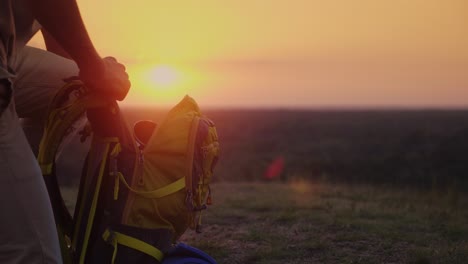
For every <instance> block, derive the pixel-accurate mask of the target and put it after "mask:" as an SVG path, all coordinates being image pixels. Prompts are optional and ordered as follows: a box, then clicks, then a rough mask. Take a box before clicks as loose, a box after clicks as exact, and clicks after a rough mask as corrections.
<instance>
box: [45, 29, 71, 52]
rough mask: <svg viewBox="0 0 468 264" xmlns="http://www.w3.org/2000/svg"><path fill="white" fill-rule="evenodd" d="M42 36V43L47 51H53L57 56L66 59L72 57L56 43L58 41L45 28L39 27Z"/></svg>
mask: <svg viewBox="0 0 468 264" xmlns="http://www.w3.org/2000/svg"><path fill="white" fill-rule="evenodd" d="M41 33H42V36H43V37H44V43H45V46H46V49H47V51H49V52H52V53H55V54H57V55H59V56H62V57H64V58H67V59H72V57H70V55H69V54H68V53H67V52H66V51H65V50H64V49H63V48H62V47H61V46H60V44H58V42H57V41H56V40H55V39H54V37H52V35H50V33H49V32H47V30H45V29H44V28H42V29H41Z"/></svg>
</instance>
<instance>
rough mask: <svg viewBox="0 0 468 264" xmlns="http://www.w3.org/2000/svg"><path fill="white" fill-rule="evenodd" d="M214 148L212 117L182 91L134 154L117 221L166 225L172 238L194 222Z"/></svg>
mask: <svg viewBox="0 0 468 264" xmlns="http://www.w3.org/2000/svg"><path fill="white" fill-rule="evenodd" d="M218 154H219V143H218V136H217V132H216V128H215V126H214V123H213V122H212V121H211V120H209V119H208V118H207V117H205V116H203V115H202V114H201V112H200V109H199V107H198V105H197V103H196V102H195V101H194V100H193V99H192V98H191V97H189V96H186V97H185V98H184V99H183V100H182V101H181V102H180V103H179V104H178V105H176V106H175V107H174V108H173V109H172V110H171V111H170V112H169V113H168V114H167V116H166V118H165V120H164V121H163V122H162V123H161V125H159V126H157V127H156V130H155V131H154V133H153V135H152V136H151V137H150V139H149V141H148V143H147V144H146V146H145V148H144V149H143V150H142V151H140V153H139V154H138V155H137V156H138V157H137V161H136V168H135V170H134V173H135V175H134V177H132V178H133V180H132V182H131V183H126V182H124V184H125V185H127V184H128V185H129V187H130V188H131V190H132V191H131V192H130V194H129V197H128V199H127V202H126V205H125V208H124V211H123V216H122V224H125V225H129V226H134V227H142V228H164V229H170V230H172V231H173V232H174V237H173V239H174V240H176V239H177V238H178V237H180V235H182V234H183V233H184V232H185V230H186V229H187V228H188V227H191V228H196V227H197V226H198V227H199V226H200V217H201V216H200V215H201V211H202V210H203V209H205V208H206V206H207V205H208V204H210V203H211V196H210V187H209V184H210V182H211V179H212V176H213V167H214V165H215V164H216V161H217V159H218ZM120 180H123V178H122V177H120ZM158 192H159V193H158ZM197 216H198V217H197Z"/></svg>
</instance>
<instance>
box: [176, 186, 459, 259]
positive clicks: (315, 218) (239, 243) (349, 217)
mask: <svg viewBox="0 0 468 264" xmlns="http://www.w3.org/2000/svg"><path fill="white" fill-rule="evenodd" d="M212 189H213V191H214V205H213V206H212V207H210V208H209V209H208V211H207V212H206V214H205V216H204V224H205V226H204V230H203V233H202V234H196V233H195V232H193V231H187V232H186V234H184V236H183V237H182V241H185V242H187V243H189V244H191V245H193V246H196V247H199V248H201V249H203V250H205V251H206V252H208V253H209V254H210V255H212V256H213V257H214V258H215V259H216V260H217V261H218V262H219V263H224V264H229V263H269V264H272V263H291V264H292V263H467V261H468V210H467V209H466V208H468V199H467V197H465V196H460V195H459V194H457V193H450V192H445V193H436V192H415V191H410V190H402V189H399V190H396V189H393V190H390V189H386V188H384V187H375V186H348V185H328V184H312V183H310V182H306V181H297V182H291V183H288V184H279V183H271V184H268V183H234V184H233V183H218V184H216V185H214V186H213V188H212Z"/></svg>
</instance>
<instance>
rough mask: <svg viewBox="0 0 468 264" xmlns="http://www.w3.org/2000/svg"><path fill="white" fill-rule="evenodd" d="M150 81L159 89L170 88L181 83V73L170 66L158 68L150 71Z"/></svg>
mask: <svg viewBox="0 0 468 264" xmlns="http://www.w3.org/2000/svg"><path fill="white" fill-rule="evenodd" d="M148 77H149V80H150V81H151V82H152V83H153V84H155V85H156V86H157V87H158V88H169V87H171V86H173V85H175V84H176V83H177V82H178V81H180V78H181V76H180V73H179V72H178V71H177V70H175V69H174V68H172V67H170V66H166V65H164V66H157V67H155V68H153V69H151V70H150V71H149V76H148Z"/></svg>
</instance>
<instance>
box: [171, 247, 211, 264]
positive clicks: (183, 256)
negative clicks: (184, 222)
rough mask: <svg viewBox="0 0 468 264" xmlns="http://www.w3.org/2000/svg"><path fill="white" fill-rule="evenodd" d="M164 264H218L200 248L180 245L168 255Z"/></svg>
mask: <svg viewBox="0 0 468 264" xmlns="http://www.w3.org/2000/svg"><path fill="white" fill-rule="evenodd" d="M162 264H217V262H216V260H214V259H213V258H212V257H211V256H209V255H208V254H206V253H205V252H203V251H201V250H199V249H198V248H194V247H191V246H189V245H187V244H184V243H178V244H177V245H176V246H175V247H174V248H173V249H172V250H171V251H170V252H169V253H168V254H167V255H166V257H165V258H164V260H163V261H162Z"/></svg>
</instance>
